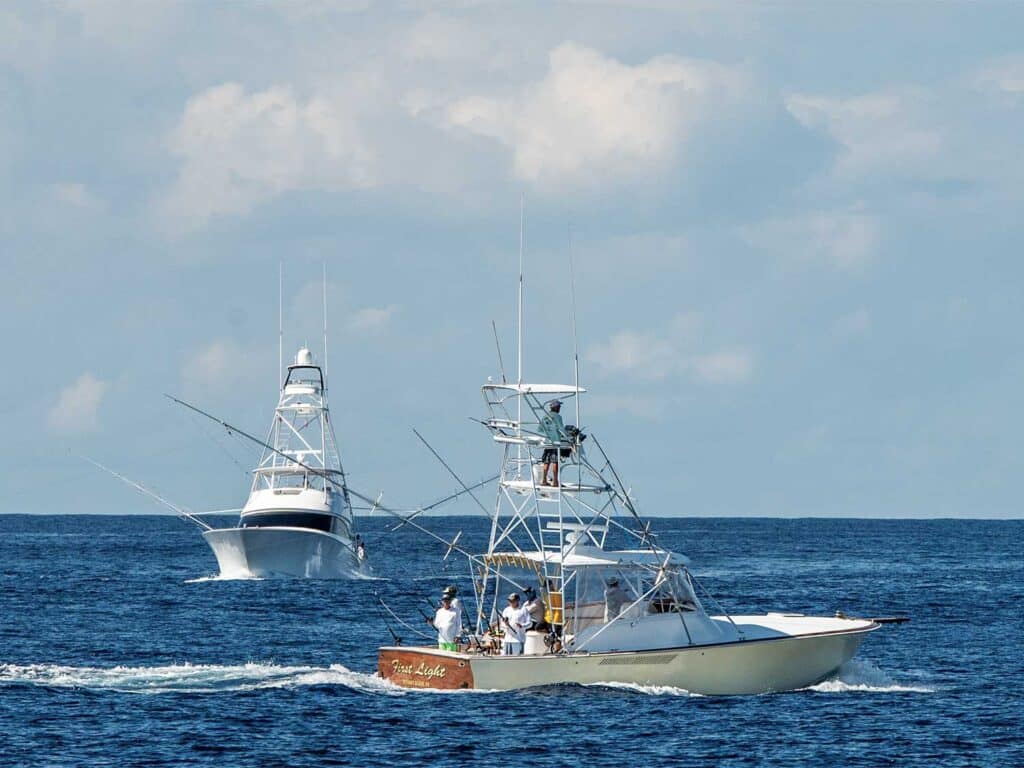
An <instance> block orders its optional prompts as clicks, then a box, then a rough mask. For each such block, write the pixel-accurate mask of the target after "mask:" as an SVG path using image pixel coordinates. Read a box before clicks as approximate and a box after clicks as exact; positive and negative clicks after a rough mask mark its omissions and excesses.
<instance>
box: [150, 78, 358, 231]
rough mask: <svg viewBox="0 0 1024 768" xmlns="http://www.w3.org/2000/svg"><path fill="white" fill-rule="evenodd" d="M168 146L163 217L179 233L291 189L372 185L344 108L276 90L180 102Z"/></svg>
mask: <svg viewBox="0 0 1024 768" xmlns="http://www.w3.org/2000/svg"><path fill="white" fill-rule="evenodd" d="M170 146H171V149H172V150H173V151H174V152H175V153H176V154H177V155H178V156H180V157H181V159H182V168H181V172H180V174H179V176H178V179H177V182H176V184H175V185H174V187H173V188H172V189H171V191H170V193H169V194H168V195H167V197H166V199H165V200H164V204H163V211H164V213H165V214H166V215H167V216H169V217H170V218H171V219H172V220H173V221H174V222H175V224H176V225H177V226H182V227H185V228H188V227H190V226H200V225H201V224H202V223H204V222H205V221H206V219H208V218H209V217H211V216H217V215H224V214H240V213H246V212H247V211H249V210H250V209H251V208H252V207H253V206H254V205H256V204H258V203H260V202H262V201H264V200H267V199H270V198H273V197H275V196H277V195H280V194H282V193H284V192H288V191H291V190H296V189H301V188H308V187H328V188H330V187H334V188H364V187H369V186H372V185H373V183H374V176H373V155H372V152H371V150H370V149H369V148H368V147H367V146H366V145H365V144H364V143H363V141H362V139H361V137H360V136H359V134H358V132H357V129H356V124H355V120H354V119H353V117H352V115H351V114H350V113H349V111H348V110H347V109H346V104H345V103H343V102H341V101H335V100H331V99H327V98H322V97H313V98H310V99H306V100H303V99H302V98H300V97H298V96H296V95H295V93H294V92H293V91H292V89H291V88H289V87H284V86H275V87H272V88H268V89H266V90H263V91H256V92H249V91H247V90H246V89H245V87H244V86H242V85H240V84H238V83H225V84H223V85H218V86H216V87H213V88H208V89H207V90H205V91H203V92H201V93H199V94H198V95H196V96H195V97H193V98H192V99H190V100H189V101H188V104H187V105H186V106H185V111H184V114H183V115H182V118H181V121H180V122H179V125H178V127H177V129H176V130H175V132H174V134H173V136H172V138H171V141H170Z"/></svg>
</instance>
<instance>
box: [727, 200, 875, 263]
mask: <svg viewBox="0 0 1024 768" xmlns="http://www.w3.org/2000/svg"><path fill="white" fill-rule="evenodd" d="M743 236H744V239H746V241H747V242H748V243H749V244H751V245H753V246H754V247H756V248H763V249H765V250H768V251H771V252H773V253H775V254H776V255H778V256H779V258H780V259H782V260H783V261H785V262H790V263H794V262H797V263H799V262H804V263H824V264H828V265H830V266H832V267H836V268H838V269H843V270H852V269H860V268H863V267H864V266H865V265H866V264H867V263H868V262H869V261H871V259H872V258H873V257H874V256H875V253H876V251H877V249H878V246H879V242H880V240H881V224H880V223H879V221H878V219H877V218H876V217H875V216H872V215H870V214H867V213H863V212H861V211H856V210H853V211H815V212H811V213H806V214H800V215H796V216H792V217H788V218H777V219H768V220H766V221H762V222H760V223H758V224H754V225H751V226H749V227H746V228H745V229H744V231H743Z"/></svg>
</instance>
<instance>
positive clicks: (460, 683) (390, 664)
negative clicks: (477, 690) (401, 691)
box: [377, 646, 474, 691]
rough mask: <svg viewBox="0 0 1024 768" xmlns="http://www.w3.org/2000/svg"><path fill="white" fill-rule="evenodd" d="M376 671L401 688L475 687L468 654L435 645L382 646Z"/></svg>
mask: <svg viewBox="0 0 1024 768" xmlns="http://www.w3.org/2000/svg"><path fill="white" fill-rule="evenodd" d="M377 674H379V675H380V676H381V677H382V678H383V679H385V680H387V681H389V682H391V683H394V684H395V685H398V686H401V687H402V688H430V689H433V690H442V691H458V690H464V689H468V688H473V687H474V686H473V668H472V667H471V666H470V657H469V654H465V653H457V652H452V651H442V650H439V649H436V648H418V647H408V648H403V647H400V646H390V647H385V648H381V649H380V651H379V653H378V656H377Z"/></svg>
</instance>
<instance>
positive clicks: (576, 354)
mask: <svg viewBox="0 0 1024 768" xmlns="http://www.w3.org/2000/svg"><path fill="white" fill-rule="evenodd" d="M569 292H570V296H571V298H572V360H573V375H574V376H575V379H576V381H575V382H574V384H575V386H576V428H577V429H580V428H581V427H580V350H579V345H578V343H577V339H576V272H575V270H574V269H573V265H572V224H570V225H569Z"/></svg>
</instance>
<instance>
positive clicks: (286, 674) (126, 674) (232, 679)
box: [0, 662, 406, 695]
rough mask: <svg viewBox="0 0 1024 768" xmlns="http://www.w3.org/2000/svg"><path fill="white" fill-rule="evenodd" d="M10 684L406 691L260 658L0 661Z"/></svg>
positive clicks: (363, 677)
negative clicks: (137, 662)
mask: <svg viewBox="0 0 1024 768" xmlns="http://www.w3.org/2000/svg"><path fill="white" fill-rule="evenodd" d="M10 685H37V686H40V687H46V688H83V689H86V690H92V691H113V692H117V693H140V694H156V693H224V692H231V691H251V690H259V689H266V688H298V687H306V686H314V685H336V686H343V687H345V688H350V689H352V690H354V691H358V692H361V693H373V694H383V695H402V694H404V693H406V691H404V690H403V689H401V688H398V687H397V686H395V685H392V684H391V683H389V682H387V681H386V680H382V679H381V678H379V677H377V676H376V675H372V674H364V673H362V672H353V671H352V670H350V669H348V668H347V667H344V666H342V665H341V664H332V665H330V666H329V667H285V666H278V665H277V664H271V663H260V662H250V663H248V664H240V665H221V664H172V665H167V666H158V667H125V666H118V667H70V666H62V665H58V664H28V665H17V664H0V687H3V686H10Z"/></svg>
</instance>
